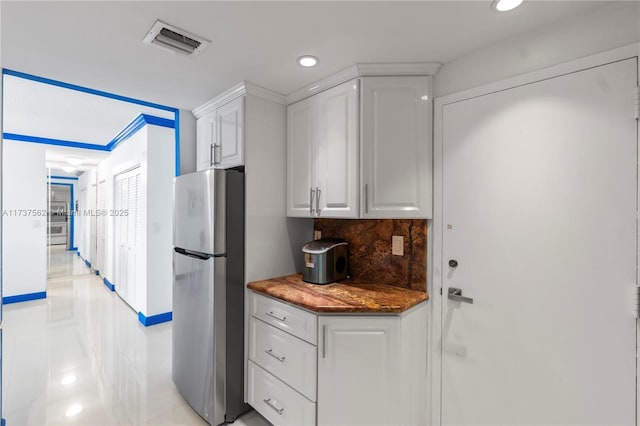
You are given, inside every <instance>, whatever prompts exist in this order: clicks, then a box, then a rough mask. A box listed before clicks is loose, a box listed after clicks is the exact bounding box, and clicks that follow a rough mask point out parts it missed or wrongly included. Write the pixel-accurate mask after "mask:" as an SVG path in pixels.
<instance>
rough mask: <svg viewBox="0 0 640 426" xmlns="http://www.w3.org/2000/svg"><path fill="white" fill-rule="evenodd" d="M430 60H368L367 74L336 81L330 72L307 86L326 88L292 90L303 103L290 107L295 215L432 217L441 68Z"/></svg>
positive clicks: (290, 186) (291, 208)
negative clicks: (435, 97)
mask: <svg viewBox="0 0 640 426" xmlns="http://www.w3.org/2000/svg"><path fill="white" fill-rule="evenodd" d="M425 65H426V66H424V67H422V68H420V69H414V68H411V67H408V68H402V67H399V68H393V67H387V66H381V67H378V68H362V67H361V68H362V69H360V68H358V69H357V70H356V71H357V73H359V75H361V77H359V78H356V79H353V80H349V81H347V82H346V83H342V84H340V85H338V86H335V87H331V84H332V81H335V79H333V78H328V79H327V80H326V81H324V83H323V82H320V83H319V85H314V86H311V87H310V88H308V89H307V90H312V89H316V90H319V89H317V87H318V86H321V89H325V88H327V87H328V88H327V89H326V90H324V91H321V92H319V93H317V94H315V95H313V96H311V97H306V98H303V99H302V100H298V99H300V97H302V96H304V93H303V91H302V90H301V91H299V92H296V93H294V94H292V95H291V96H290V98H291V99H292V100H294V101H297V102H295V103H293V104H290V105H289V107H288V114H287V119H288V123H287V215H288V216H293V217H331V218H427V219H428V218H431V216H432V205H431V198H432V186H433V185H432V154H431V152H432V139H431V129H432V118H431V103H432V99H431V82H432V77H431V76H430V74H431V73H435V71H437V68H436V67H435V66H434V65H433V64H425ZM395 72H398V73H399V74H400V75H398V76H393V77H389V76H386V75H385V74H384V73H388V75H389V74H390V75H394V73H395ZM420 72H423V73H424V74H425V75H416V74H417V73H420ZM404 73H415V74H414V75H402V74H404ZM336 78H343V77H341V76H338V77H336Z"/></svg>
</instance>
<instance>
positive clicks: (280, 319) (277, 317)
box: [264, 311, 287, 322]
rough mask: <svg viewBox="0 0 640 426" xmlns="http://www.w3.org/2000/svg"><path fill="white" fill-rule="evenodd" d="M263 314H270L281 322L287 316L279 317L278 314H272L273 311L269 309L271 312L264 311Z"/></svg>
mask: <svg viewBox="0 0 640 426" xmlns="http://www.w3.org/2000/svg"><path fill="white" fill-rule="evenodd" d="M264 314H265V315H268V316H270V317H271V318H275V319H277V320H278V321H282V322H284V321H285V320H286V319H287V317H282V318H280V317H279V316H277V315H274V314H273V311H271V312H265V313H264Z"/></svg>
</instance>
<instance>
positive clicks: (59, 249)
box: [47, 244, 91, 278]
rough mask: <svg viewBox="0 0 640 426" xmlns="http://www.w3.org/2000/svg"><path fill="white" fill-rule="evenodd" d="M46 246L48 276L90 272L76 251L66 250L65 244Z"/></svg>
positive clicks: (56, 276) (57, 276)
mask: <svg viewBox="0 0 640 426" xmlns="http://www.w3.org/2000/svg"><path fill="white" fill-rule="evenodd" d="M47 248H48V255H49V259H48V264H49V269H48V274H49V278H60V277H70V276H75V275H84V274H90V273H91V271H90V270H89V268H88V267H87V265H85V264H84V262H83V261H82V259H80V256H78V252H76V251H69V250H67V246H66V245H65V244H58V245H50V246H48V247H47Z"/></svg>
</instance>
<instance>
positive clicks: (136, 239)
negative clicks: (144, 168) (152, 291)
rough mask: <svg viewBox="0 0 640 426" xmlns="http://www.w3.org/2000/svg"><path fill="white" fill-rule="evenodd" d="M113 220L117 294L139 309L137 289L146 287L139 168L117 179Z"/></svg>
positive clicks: (140, 175)
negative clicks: (141, 252)
mask: <svg viewBox="0 0 640 426" xmlns="http://www.w3.org/2000/svg"><path fill="white" fill-rule="evenodd" d="M114 201H115V203H114V206H115V211H116V212H125V214H117V215H116V216H115V217H114V231H115V248H116V257H115V259H116V262H115V275H116V282H115V286H116V292H118V294H119V295H120V297H122V299H124V301H125V302H127V303H128V304H129V305H130V306H131V307H132V308H134V309H137V307H138V306H137V298H136V295H137V286H138V285H143V282H142V280H141V277H140V274H141V273H142V272H143V271H142V270H141V269H140V268H138V258H139V256H138V249H139V248H140V244H141V237H142V229H141V228H142V221H141V217H140V215H141V204H142V174H141V171H140V168H136V169H133V170H131V171H128V172H125V173H122V174H120V175H118V176H116V182H115V194H114Z"/></svg>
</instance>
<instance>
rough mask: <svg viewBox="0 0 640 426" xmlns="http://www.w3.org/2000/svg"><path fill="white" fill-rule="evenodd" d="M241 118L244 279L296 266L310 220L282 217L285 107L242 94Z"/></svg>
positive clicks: (309, 232) (309, 231) (289, 270)
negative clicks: (244, 193) (244, 178)
mask: <svg viewBox="0 0 640 426" xmlns="http://www.w3.org/2000/svg"><path fill="white" fill-rule="evenodd" d="M245 109H246V120H245V123H246V125H245V145H246V146H245V167H246V172H245V173H246V206H245V210H246V235H245V239H246V247H245V250H246V254H245V263H246V267H245V270H246V276H245V280H246V281H247V282H251V281H256V280H261V279H266V278H274V277H279V276H282V275H286V274H292V273H294V272H300V271H302V246H303V245H304V243H306V242H307V241H309V240H311V239H313V219H301V218H287V212H286V188H287V183H286V182H287V176H286V158H287V156H286V139H287V136H286V107H285V106H284V105H280V104H276V103H274V102H271V101H268V100H265V99H262V98H259V97H257V96H247V100H246V104H245Z"/></svg>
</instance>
